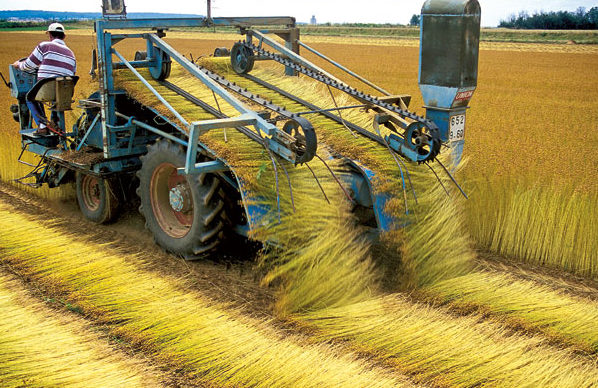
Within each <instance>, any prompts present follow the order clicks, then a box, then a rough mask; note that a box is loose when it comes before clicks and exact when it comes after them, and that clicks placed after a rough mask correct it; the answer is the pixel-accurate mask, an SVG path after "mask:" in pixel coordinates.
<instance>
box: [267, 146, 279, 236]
mask: <svg viewBox="0 0 598 388" xmlns="http://www.w3.org/2000/svg"><path fill="white" fill-rule="evenodd" d="M268 153H269V152H268ZM269 154H270V153H269ZM270 159H272V165H273V166H274V177H275V178H276V207H277V208H278V223H279V224H280V223H281V222H282V221H281V220H280V191H279V188H278V167H276V161H275V160H274V157H273V156H272V154H270Z"/></svg>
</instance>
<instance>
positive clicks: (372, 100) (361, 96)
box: [240, 41, 442, 144]
mask: <svg viewBox="0 0 598 388" xmlns="http://www.w3.org/2000/svg"><path fill="white" fill-rule="evenodd" d="M240 43H242V44H243V45H244V46H245V47H247V48H248V49H250V50H253V51H255V52H256V53H257V54H258V56H261V57H266V58H268V59H272V60H274V61H276V62H278V63H280V64H282V65H284V66H286V67H289V68H292V69H293V70H296V71H298V72H300V73H302V74H305V75H307V76H308V77H311V78H313V79H315V80H317V81H320V82H323V83H324V84H326V85H329V86H332V87H333V88H336V89H338V90H340V91H343V92H345V93H347V94H349V95H350V96H352V97H354V98H356V99H357V100H359V101H363V102H366V103H369V104H372V105H376V106H379V107H381V108H384V109H387V110H389V111H391V112H393V113H396V114H398V115H399V116H401V117H403V118H408V119H411V120H414V121H417V122H419V123H421V124H423V125H424V126H426V127H427V128H428V129H429V130H430V134H431V135H432V138H433V140H434V141H436V142H438V144H441V143H442V141H441V139H440V131H439V130H438V127H437V126H436V124H434V122H432V121H430V120H428V119H426V118H424V117H421V116H418V115H416V114H415V113H412V112H409V111H407V110H403V109H401V108H399V107H398V106H396V105H392V104H389V103H387V102H384V101H381V100H379V99H378V98H376V97H374V96H372V95H370V94H367V93H363V92H360V91H359V90H357V89H355V88H352V87H350V86H348V85H345V84H342V83H339V82H337V81H335V80H333V79H331V78H329V77H327V76H325V75H323V74H321V73H319V72H314V71H312V70H310V69H308V68H306V67H305V66H302V65H299V64H297V63H295V62H293V61H291V60H290V59H287V58H285V57H283V56H282V55H278V54H275V53H272V52H270V51H267V50H264V49H263V48H261V47H258V46H256V45H254V44H250V43H247V42H246V41H241V42H240Z"/></svg>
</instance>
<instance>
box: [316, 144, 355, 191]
mask: <svg viewBox="0 0 598 388" xmlns="http://www.w3.org/2000/svg"><path fill="white" fill-rule="evenodd" d="M316 157H317V158H318V159H320V161H321V162H322V163H323V164H324V166H326V168H327V169H328V171H330V174H331V175H332V177H333V178H334V180H335V181H336V183H338V185H339V186H340V188H341V190H343V193H345V196H346V197H347V199H348V200H349V202H351V203H353V198H351V195H349V193H348V192H347V189H345V187H344V186H343V184H342V183H341V181H340V180H339V179H338V177H337V176H336V174H335V173H334V171H332V169H331V168H330V166H328V163H326V162H325V161H324V159H322V157H321V156H320V155H318V154H316Z"/></svg>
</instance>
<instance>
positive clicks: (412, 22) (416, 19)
mask: <svg viewBox="0 0 598 388" xmlns="http://www.w3.org/2000/svg"><path fill="white" fill-rule="evenodd" d="M409 25H410V26H419V15H417V14H415V15H413V16H411V20H410V21H409Z"/></svg>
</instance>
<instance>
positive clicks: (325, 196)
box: [305, 163, 330, 204]
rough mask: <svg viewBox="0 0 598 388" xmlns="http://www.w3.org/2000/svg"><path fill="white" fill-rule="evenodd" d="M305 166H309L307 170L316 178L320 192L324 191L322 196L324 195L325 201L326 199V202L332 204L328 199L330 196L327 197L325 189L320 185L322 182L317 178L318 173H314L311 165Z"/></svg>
mask: <svg viewBox="0 0 598 388" xmlns="http://www.w3.org/2000/svg"><path fill="white" fill-rule="evenodd" d="M305 165H306V166H307V168H308V169H309V171H310V172H311V175H313V176H314V179H315V180H316V183H317V184H318V186H319V187H320V190H321V191H322V194H324V199H326V202H328V204H330V200H329V199H328V196H327V195H326V192H325V191H324V188H323V187H322V185H321V184H320V180H319V179H318V177H317V176H316V173H315V172H314V170H312V169H311V167H310V166H309V164H307V163H305Z"/></svg>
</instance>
